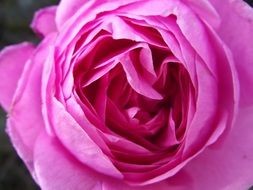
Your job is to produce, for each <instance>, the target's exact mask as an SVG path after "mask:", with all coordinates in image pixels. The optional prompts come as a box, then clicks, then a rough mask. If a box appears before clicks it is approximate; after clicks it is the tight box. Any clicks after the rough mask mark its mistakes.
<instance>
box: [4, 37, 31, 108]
mask: <svg viewBox="0 0 253 190" xmlns="http://www.w3.org/2000/svg"><path fill="white" fill-rule="evenodd" d="M33 50H34V47H33V45H32V44H30V43H26V42H24V43H21V44H17V45H12V46H8V47H6V48H5V49H3V50H2V51H1V52H0V89H1V93H0V105H1V106H3V108H4V109H5V110H6V111H7V110H9V108H10V105H11V102H12V98H13V95H14V92H15V90H16V88H17V84H18V81H19V78H20V76H21V73H22V71H23V69H24V66H25V63H26V62H27V60H28V59H29V57H30V56H31V54H32V52H33Z"/></svg>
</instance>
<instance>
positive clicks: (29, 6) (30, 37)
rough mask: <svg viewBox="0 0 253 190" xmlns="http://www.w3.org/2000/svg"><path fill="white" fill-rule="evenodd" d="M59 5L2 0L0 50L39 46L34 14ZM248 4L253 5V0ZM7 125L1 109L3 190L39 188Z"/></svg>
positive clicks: (51, 0)
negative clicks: (31, 44)
mask: <svg viewBox="0 0 253 190" xmlns="http://www.w3.org/2000/svg"><path fill="white" fill-rule="evenodd" d="M69 1H71V0H69ZM57 2H58V0H0V49H2V48H3V47H4V46H6V45H10V44H15V43H19V42H22V41H32V42H35V43H37V42H38V41H39V39H38V38H36V36H35V35H34V34H33V33H32V31H31V30H30V29H29V27H28V26H29V24H30V22H31V19H32V17H33V14H34V12H35V11H36V10H37V9H39V8H41V7H45V6H48V5H50V4H57ZM247 2H248V3H250V4H251V5H252V4H253V0H248V1H247ZM0 93H1V91H0ZM4 126H5V113H4V112H3V111H2V110H1V109H0V190H36V189H39V188H38V187H37V186H36V184H35V183H34V182H33V180H32V179H31V177H30V175H29V173H28V171H27V170H26V168H25V167H24V166H23V163H22V161H21V160H20V159H19V158H18V157H17V155H16V153H15V151H14V150H13V148H12V146H11V144H10V142H9V139H8V137H7V136H6V134H5V132H4ZM252 169H253V168H252ZM251 190H253V188H252V189H251Z"/></svg>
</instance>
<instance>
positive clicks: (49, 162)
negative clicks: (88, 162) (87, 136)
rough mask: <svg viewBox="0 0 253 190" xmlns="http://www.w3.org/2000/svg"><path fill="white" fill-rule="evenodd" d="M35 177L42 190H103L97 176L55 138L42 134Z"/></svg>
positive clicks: (36, 158)
mask: <svg viewBox="0 0 253 190" xmlns="http://www.w3.org/2000/svg"><path fill="white" fill-rule="evenodd" d="M34 160H35V161H34V168H35V175H36V177H37V179H38V183H39V185H40V187H41V189H46V190H56V189H58V190H63V189H64V190H71V189H75V190H83V189H90V190H92V189H94V190H98V189H102V188H101V186H102V185H101V181H100V180H99V179H98V176H97V174H96V173H95V172H94V171H92V170H90V169H89V168H87V167H85V166H83V165H81V164H80V163H79V162H78V161H77V160H76V159H75V158H73V157H72V156H71V155H70V154H69V153H68V152H67V151H65V150H64V148H63V147H62V145H61V144H60V143H59V141H57V140H56V139H54V138H50V137H49V136H48V135H47V134H46V133H44V132H42V133H41V135H40V136H39V137H38V139H37V142H36V145H35V153H34Z"/></svg>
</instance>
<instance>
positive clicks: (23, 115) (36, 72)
mask: <svg viewBox="0 0 253 190" xmlns="http://www.w3.org/2000/svg"><path fill="white" fill-rule="evenodd" d="M49 43H50V38H45V40H44V41H43V42H42V43H41V44H40V45H39V46H38V47H37V49H36V50H35V51H34V53H33V55H32V56H31V59H30V60H29V61H28V62H27V64H26V65H25V68H24V71H23V73H22V75H21V77H20V80H19V82H18V85H17V87H16V88H17V89H16V91H15V94H14V99H13V101H12V105H11V109H10V111H9V118H8V123H7V124H8V126H7V132H8V135H9V136H10V138H11V141H12V143H13V146H14V147H15V149H16V150H17V152H18V154H19V156H20V157H21V158H22V159H23V161H24V162H25V164H26V165H27V166H28V168H29V169H30V171H31V172H32V171H33V168H32V167H33V165H32V162H33V148H34V143H35V141H36V138H37V136H38V134H39V133H40V131H41V130H43V128H44V122H43V119H42V113H41V94H40V92H41V90H40V86H41V74H42V68H43V64H44V61H45V58H46V57H47V56H46V55H47V54H48V49H47V48H46V47H48V46H49ZM10 76H13V77H14V76H15V75H13V74H11V75H10Z"/></svg>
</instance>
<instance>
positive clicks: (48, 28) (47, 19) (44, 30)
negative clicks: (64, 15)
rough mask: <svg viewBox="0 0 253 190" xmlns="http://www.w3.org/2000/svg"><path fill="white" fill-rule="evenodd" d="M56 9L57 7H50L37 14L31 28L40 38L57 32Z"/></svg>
mask: <svg viewBox="0 0 253 190" xmlns="http://www.w3.org/2000/svg"><path fill="white" fill-rule="evenodd" d="M56 9H57V6H50V7H46V8H43V9H40V10H39V11H37V12H36V13H35V15H34V18H33V21H32V23H31V27H32V29H33V31H34V32H35V33H37V34H38V35H39V36H46V35H47V34H50V33H52V32H56V31H57V28H56V24H55V14H56Z"/></svg>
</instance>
